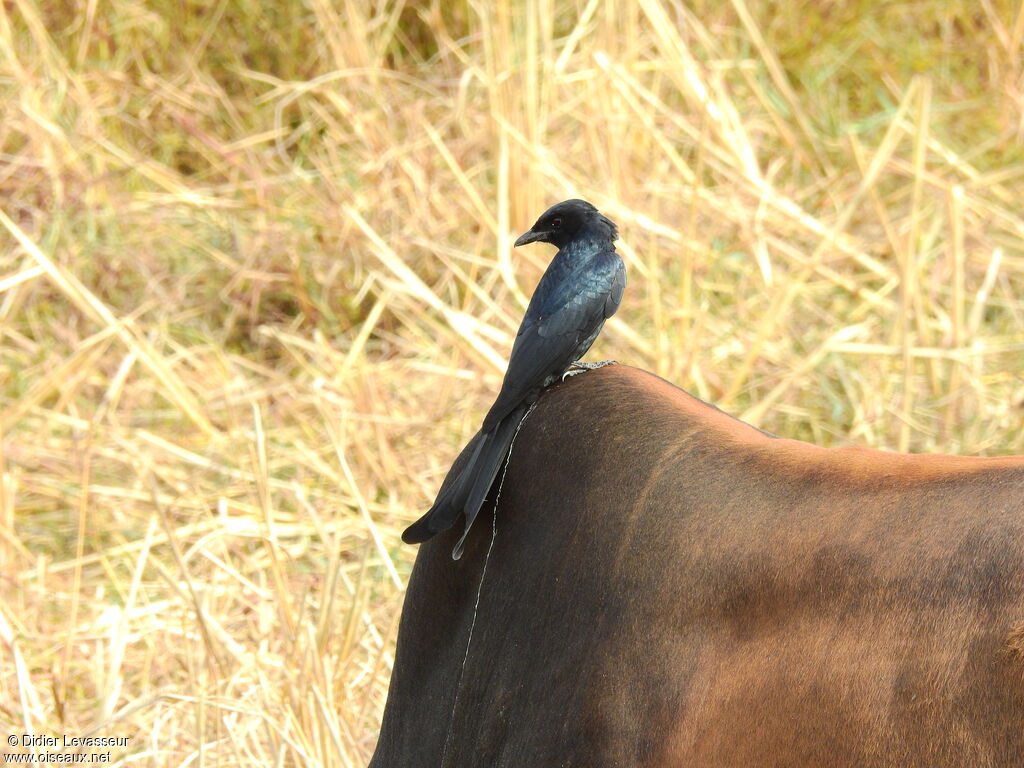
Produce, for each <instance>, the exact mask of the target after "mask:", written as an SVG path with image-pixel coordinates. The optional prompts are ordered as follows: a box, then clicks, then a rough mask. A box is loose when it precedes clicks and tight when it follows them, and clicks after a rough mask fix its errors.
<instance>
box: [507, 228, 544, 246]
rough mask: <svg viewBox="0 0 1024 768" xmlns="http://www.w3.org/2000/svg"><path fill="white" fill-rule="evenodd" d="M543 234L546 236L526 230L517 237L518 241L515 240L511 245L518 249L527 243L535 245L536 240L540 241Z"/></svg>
mask: <svg viewBox="0 0 1024 768" xmlns="http://www.w3.org/2000/svg"><path fill="white" fill-rule="evenodd" d="M545 234H547V233H546V232H535V231H534V230H532V229H531V230H528V231H526V232H523V234H521V235H520V236H519V239H518V240H516V241H515V243H514V244H513V245H514V247H516V248H518V247H519V246H520V245H526V244H527V243H535V242H537V241H538V240H540V239H541V238H542V237H544V235H545Z"/></svg>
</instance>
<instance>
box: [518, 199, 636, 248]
mask: <svg viewBox="0 0 1024 768" xmlns="http://www.w3.org/2000/svg"><path fill="white" fill-rule="evenodd" d="M618 236H619V233H618V230H617V229H616V228H615V224H614V223H613V222H612V220H611V219H609V218H607V217H606V216H602V215H601V212H600V211H598V210H597V208H595V207H594V206H593V205H591V204H590V203H588V202H587V201H586V200H565V201H564V202H561V203H558V204H557V205H553V206H551V207H550V208H548V209H547V210H546V211H544V213H543V214H541V217H540V218H539V219H537V222H536V223H535V224H534V225H533V226H532V227H530V229H529V231H527V232H524V233H523V234H522V235H520V237H519V239H518V240H516V242H515V245H516V248H518V247H519V246H520V245H526V244H527V243H551V244H552V245H553V246H555V247H556V248H563V247H565V246H566V245H567V244H569V243H570V242H572V241H573V240H576V239H577V238H580V237H588V238H592V239H594V240H607V241H608V242H609V243H612V242H614V241H615V240H616V239H617V238H618Z"/></svg>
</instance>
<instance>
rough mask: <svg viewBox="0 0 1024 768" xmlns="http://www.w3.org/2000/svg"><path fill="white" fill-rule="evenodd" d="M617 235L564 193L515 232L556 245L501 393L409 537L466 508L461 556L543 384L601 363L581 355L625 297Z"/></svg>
mask: <svg viewBox="0 0 1024 768" xmlns="http://www.w3.org/2000/svg"><path fill="white" fill-rule="evenodd" d="M617 238H618V231H617V230H616V228H615V224H614V223H612V221H611V220H610V219H608V218H607V217H605V216H602V215H601V213H600V212H599V211H598V210H597V208H595V207H594V206H593V205H591V204H590V203H588V202H586V201H585V200H566V201H565V202H561V203H558V204H557V205H554V206H552V207H551V208H549V209H548V210H547V211H545V212H544V214H543V215H542V216H541V217H540V218H539V219H537V222H536V223H535V224H534V225H533V227H532V228H531V229H530V230H529V231H528V232H526V233H524V234H523V235H522V236H521V237H520V238H519V239H518V240H516V242H515V245H516V247H519V246H521V245H526V244H527V243H536V242H542V243H551V244H552V245H554V246H556V247H557V248H558V253H556V254H555V258H554V259H553V260H552V261H551V264H549V265H548V268H547V270H546V271H545V272H544V275H543V276H542V277H541V279H540V282H539V283H538V284H537V289H536V290H535V291H534V293H533V298H531V299H530V305H529V306H528V307H527V309H526V315H525V316H524V317H523V322H522V324H521V325H520V326H519V331H518V333H516V340H515V342H514V343H513V345H512V356H511V357H510V358H509V362H508V370H507V371H506V372H505V379H504V381H503V382H502V384H501V391H500V392H499V393H498V399H497V400H495V401H494V405H492V406H491V410H490V411H488V413H487V416H486V417H485V418H484V423H483V426H481V427H480V431H479V432H477V434H476V435H475V436H474V437H473V439H472V440H471V441H470V442H469V444H468V445H467V446H466V448H465V449H464V450H463V452H462V454H461V455H460V457H459V460H457V461H456V463H455V464H454V465H453V466H452V469H450V470H449V472H448V476H447V477H446V478H445V481H444V483H443V484H442V486H441V490H440V491H439V492H438V494H437V498H436V499H435V501H434V506H432V507H431V508H430V509H429V510H428V511H427V513H426V514H425V515H423V517H421V518H420V519H419V520H417V521H416V522H415V523H413V524H412V525H410V526H409V527H408V528H407V529H406V530H405V533H403V534H402V540H403V541H404V542H406V543H407V544H418V543H420V542H423V541H426V540H427V539H429V538H430V537H432V536H433V535H434V534H436V533H439V532H440V531H444V530H447V529H448V528H450V527H451V526H452V525H453V524H454V523H455V521H456V519H457V518H458V516H459V513H460V512H461V513H463V514H464V515H465V518H466V527H465V532H464V533H463V535H462V538H461V539H460V540H459V543H458V544H457V545H456V546H455V549H454V551H453V552H452V557H453V558H455V559H456V560H457V559H458V558H459V557H461V555H462V546H463V543H464V541H465V538H466V533H468V532H469V528H470V526H471V525H473V520H475V519H476V516H477V513H478V512H479V511H480V507H481V506H482V505H483V502H484V499H485V498H486V497H487V492H488V491H489V490H490V488H491V484H492V483H493V482H494V478H495V477H496V476H497V474H498V472H499V470H500V469H501V467H502V466H503V465H504V463H505V458H506V456H507V455H508V452H509V448H510V446H511V444H512V441H513V439H514V438H515V434H516V431H517V430H518V428H519V424H520V423H521V422H522V420H523V417H524V416H525V415H526V414H527V412H528V411H529V409H530V407H531V406H532V405H533V403H535V402H536V400H537V397H538V395H539V394H540V391H541V390H542V389H544V387H547V386H548V385H550V384H552V383H554V382H556V381H558V380H559V379H560V378H562V377H563V376H564V375H565V374H566V373H567V372H568V371H569V369H570V368H571V367H575V368H578V369H587V368H592V367H598V366H599V365H600V364H596V365H593V364H592V365H588V364H586V363H577V362H576V361H577V360H579V359H580V358H581V357H583V355H584V354H585V353H586V351H587V350H588V349H590V345H591V344H593V343H594V339H596V338H597V335H598V334H599V333H600V332H601V328H602V326H603V325H604V321H605V320H607V319H608V318H609V317H611V316H612V315H613V314H614V313H615V310H616V309H618V307H619V302H620V301H621V300H622V291H623V289H624V288H625V287H626V269H625V265H623V263H622V259H621V258H620V257H619V254H618V253H616V252H615V246H614V244H613V243H614V242H615V240H616V239H617ZM464 457H466V458H465V459H464V460H463V458H464Z"/></svg>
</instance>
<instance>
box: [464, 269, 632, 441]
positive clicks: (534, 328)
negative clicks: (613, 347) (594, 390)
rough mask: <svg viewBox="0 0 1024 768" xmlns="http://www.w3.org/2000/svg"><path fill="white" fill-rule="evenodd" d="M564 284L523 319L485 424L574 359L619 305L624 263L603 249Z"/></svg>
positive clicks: (497, 418)
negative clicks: (575, 354)
mask: <svg viewBox="0 0 1024 768" xmlns="http://www.w3.org/2000/svg"><path fill="white" fill-rule="evenodd" d="M563 285H564V287H561V286H560V290H558V291H557V293H556V294H555V295H554V296H552V298H551V300H550V301H549V302H546V303H547V304H548V306H549V307H550V309H547V308H546V307H544V308H541V309H542V310H543V309H547V312H544V311H540V312H538V313H537V316H536V317H533V318H530V317H528V318H526V319H524V320H523V324H522V325H521V326H520V328H519V333H518V334H517V335H516V340H515V343H514V344H513V345H512V354H511V355H510V357H509V361H508V369H507V371H506V373H505V380H504V381H503V382H502V385H501V392H499V393H498V397H497V399H496V400H495V401H494V405H493V406H491V410H490V411H489V412H488V413H487V417H486V418H485V419H484V427H483V428H484V429H485V430H486V429H489V428H493V426H494V425H496V424H497V423H498V421H500V420H501V419H503V418H504V417H505V416H506V415H507V414H508V413H510V412H511V411H512V409H513V408H515V407H516V406H517V405H519V403H521V402H522V401H523V399H524V398H526V397H527V396H528V395H530V394H531V393H532V392H533V391H535V390H536V389H538V388H539V387H540V386H541V384H542V383H543V382H544V379H545V378H546V377H547V376H549V375H550V374H551V373H553V372H557V371H556V369H558V368H561V369H562V370H564V369H565V368H568V367H569V366H570V365H571V364H572V363H573V362H575V360H574V357H573V355H574V352H575V351H576V348H577V347H578V345H579V343H580V342H581V341H582V340H584V339H585V338H587V336H589V335H590V334H591V333H593V331H594V330H595V329H596V328H597V327H598V326H599V325H600V324H601V323H603V322H604V321H605V320H606V319H607V318H608V317H610V316H611V315H612V313H614V312H615V310H616V309H617V308H618V306H619V302H620V301H621V300H622V292H623V289H624V288H625V285H626V271H625V267H624V266H623V264H622V259H621V258H620V257H619V255H618V254H617V253H616V252H615V251H613V250H610V249H609V250H608V251H602V252H600V253H598V254H595V255H594V256H593V257H591V258H590V259H589V260H588V261H587V264H586V265H585V267H584V268H582V269H580V270H579V271H578V272H577V273H576V274H574V275H573V276H572V279H568V280H565V281H564V282H563Z"/></svg>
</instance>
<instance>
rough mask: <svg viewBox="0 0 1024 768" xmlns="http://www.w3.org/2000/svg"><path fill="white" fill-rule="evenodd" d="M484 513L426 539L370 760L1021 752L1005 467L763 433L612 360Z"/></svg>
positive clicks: (818, 759) (563, 406)
mask: <svg viewBox="0 0 1024 768" xmlns="http://www.w3.org/2000/svg"><path fill="white" fill-rule="evenodd" d="M491 509H492V506H491V505H487V506H485V511H484V512H482V513H481V516H480V519H479V520H478V522H477V525H476V528H475V529H474V530H473V531H472V533H471V535H470V537H469V541H468V544H467V547H466V553H465V555H464V556H463V559H462V560H461V561H459V562H457V563H456V562H453V561H452V560H451V559H450V557H449V552H450V551H451V547H452V545H453V543H454V540H455V539H456V538H457V534H456V533H454V532H449V533H448V534H447V535H442V536H438V537H436V538H435V539H434V540H432V541H431V542H428V543H427V544H425V545H423V547H422V548H421V551H420V554H419V556H418V558H417V562H416V566H415V569H414V572H413V575H412V578H411V580H410V584H409V590H408V594H407V596H406V602H405V607H404V610H403V615H402V622H401V627H400V631H399V639H398V652H397V656H396V660H395V669H394V673H393V679H392V683H391V689H390V692H389V700H388V705H387V708H386V711H385V716H384V722H383V725H382V730H381V737H380V742H379V744H378V748H377V752H376V754H375V756H374V761H373V763H372V766H373V768H385V767H390V766H402V767H403V768H405V767H415V766H438V765H443V766H530V767H532V766H588V767H590V766H630V767H631V768H632V767H633V766H648V765H649V766H678V765H700V766H709V767H714V766H734V765H751V766H753V765H757V766H773V765H778V766H800V765H806V766H829V765H835V766H857V765H864V766H890V765H891V766H912V765H920V766H936V765H979V766H984V765H1007V766H1010V765H1020V764H1021V761H1022V758H1024V683H1022V671H1024V662H1022V660H1021V659H1019V658H1018V654H1019V651H1018V650H1017V645H1020V646H1021V647H1022V648H1024V641H1020V640H1019V639H1017V640H1015V636H1014V631H1015V628H1016V627H1017V626H1018V623H1019V622H1022V621H1024V605H1022V600H1021V595H1024V584H1022V578H1024V459H1022V458H1019V457H1018V458H1008V459H961V458H957V457H941V456H922V457H917V456H900V455H897V454H885V453H880V452H876V451H868V450H863V449H853V450H825V449H819V448H815V447H813V446H809V445H807V444H804V443H799V442H796V441H790V440H779V439H774V438H772V437H770V436H768V435H764V434H763V433H760V432H758V431H757V430H754V429H752V428H750V427H748V426H746V425H743V424H741V423H740V422H737V421H736V420H734V419H731V418H730V417H728V416H726V415H725V414H722V413H721V412H719V411H717V410H715V409H714V408H712V407H711V406H708V405H706V404H704V403H701V402H700V401H697V400H695V399H694V398H691V397H690V396H688V395H686V394H685V393H682V392H681V391H679V390H677V389H675V388H674V387H671V386H670V385H668V384H666V383H664V382H662V381H661V380H659V379H656V378H654V377H652V376H649V375H647V374H643V373H641V372H638V371H635V370H633V369H629V368H625V367H621V366H616V367H613V368H609V369H602V370H599V371H594V372H590V373H587V374H585V375H582V376H578V377H575V378H574V379H571V380H569V381H567V382H565V383H564V384H561V385H559V386H558V387H555V388H554V389H552V390H550V391H549V392H548V393H546V394H545V395H544V397H542V398H541V401H540V403H539V405H538V408H537V409H536V411H535V412H534V413H533V415H531V416H530V418H529V419H528V420H527V422H526V424H525V425H524V426H523V428H522V430H521V432H520V434H519V436H518V438H517V441H516V445H515V447H514V449H513V454H512V458H511V461H510V464H509V468H508V472H507V476H506V478H505V481H504V486H503V488H502V490H501V497H500V501H499V504H498V509H497V517H496V519H493V520H492V515H491V513H490V510H491ZM492 522H493V532H494V536H493V543H492ZM488 550H490V554H489V556H488V554H487V553H488ZM485 561H486V571H485V572H484V574H483V580H482V586H481V572H482V571H483V569H484V563H485ZM471 627H472V638H471V641H470V630H471Z"/></svg>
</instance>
